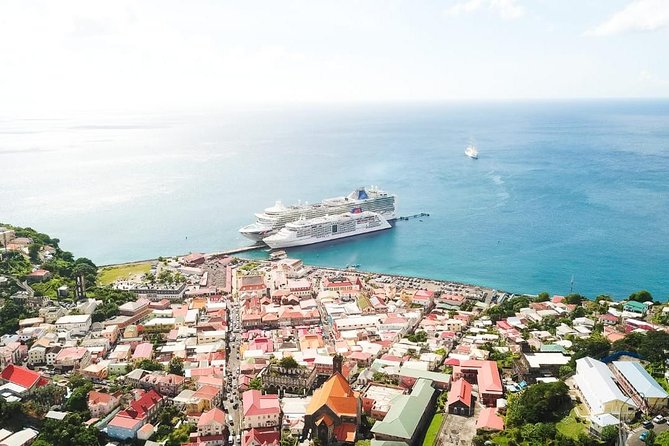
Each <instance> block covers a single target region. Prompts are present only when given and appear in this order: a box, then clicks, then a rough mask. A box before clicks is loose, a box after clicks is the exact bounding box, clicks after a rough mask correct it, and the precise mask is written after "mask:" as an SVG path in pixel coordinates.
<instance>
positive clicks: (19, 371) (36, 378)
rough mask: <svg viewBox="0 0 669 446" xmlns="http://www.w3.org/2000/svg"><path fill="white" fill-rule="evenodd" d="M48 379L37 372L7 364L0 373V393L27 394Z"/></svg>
mask: <svg viewBox="0 0 669 446" xmlns="http://www.w3.org/2000/svg"><path fill="white" fill-rule="evenodd" d="M48 383H49V381H48V380H47V379H46V378H44V377H43V376H42V375H40V374H39V373H37V372H33V371H32V370H30V369H27V368H25V367H21V366H18V365H14V364H9V365H8V366H7V367H5V368H4V369H3V370H2V373H1V374H0V384H2V385H1V386H0V394H1V393H5V392H9V393H10V394H14V395H16V396H23V395H29V394H30V393H31V392H32V391H33V390H34V389H36V388H37V387H41V386H45V385H47V384H48Z"/></svg>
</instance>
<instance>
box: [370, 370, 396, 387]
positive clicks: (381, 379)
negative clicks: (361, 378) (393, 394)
mask: <svg viewBox="0 0 669 446" xmlns="http://www.w3.org/2000/svg"><path fill="white" fill-rule="evenodd" d="M372 381H374V382H377V383H380V384H392V385H397V384H398V382H399V381H398V379H397V378H393V377H391V376H390V375H387V374H385V373H383V372H374V374H373V375H372Z"/></svg>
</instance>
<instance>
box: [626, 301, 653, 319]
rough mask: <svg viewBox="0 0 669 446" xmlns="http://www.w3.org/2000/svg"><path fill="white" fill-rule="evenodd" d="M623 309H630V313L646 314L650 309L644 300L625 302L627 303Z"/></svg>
mask: <svg viewBox="0 0 669 446" xmlns="http://www.w3.org/2000/svg"><path fill="white" fill-rule="evenodd" d="M623 310H625V311H629V312H630V313H637V314H641V315H645V314H646V312H647V311H648V306H647V305H646V304H644V303H643V302H637V301H634V300H630V301H627V302H625V305H623Z"/></svg>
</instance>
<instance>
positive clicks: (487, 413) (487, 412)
mask: <svg viewBox="0 0 669 446" xmlns="http://www.w3.org/2000/svg"><path fill="white" fill-rule="evenodd" d="M476 430H477V431H478V430H482V431H488V432H495V431H503V430H504V418H502V417H500V416H499V415H497V409H496V408H494V407H484V408H483V409H481V413H479V417H478V419H477V420H476Z"/></svg>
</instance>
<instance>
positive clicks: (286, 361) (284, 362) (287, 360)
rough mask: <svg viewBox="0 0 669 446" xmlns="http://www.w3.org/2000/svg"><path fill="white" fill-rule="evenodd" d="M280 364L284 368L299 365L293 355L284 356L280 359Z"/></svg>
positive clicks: (294, 367) (292, 367) (293, 367)
mask: <svg viewBox="0 0 669 446" xmlns="http://www.w3.org/2000/svg"><path fill="white" fill-rule="evenodd" d="M279 365H280V366H281V367H283V368H284V369H296V368H297V367H298V366H299V365H298V363H297V361H295V358H293V357H292V356H284V357H283V358H281V360H280V361H279Z"/></svg>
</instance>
